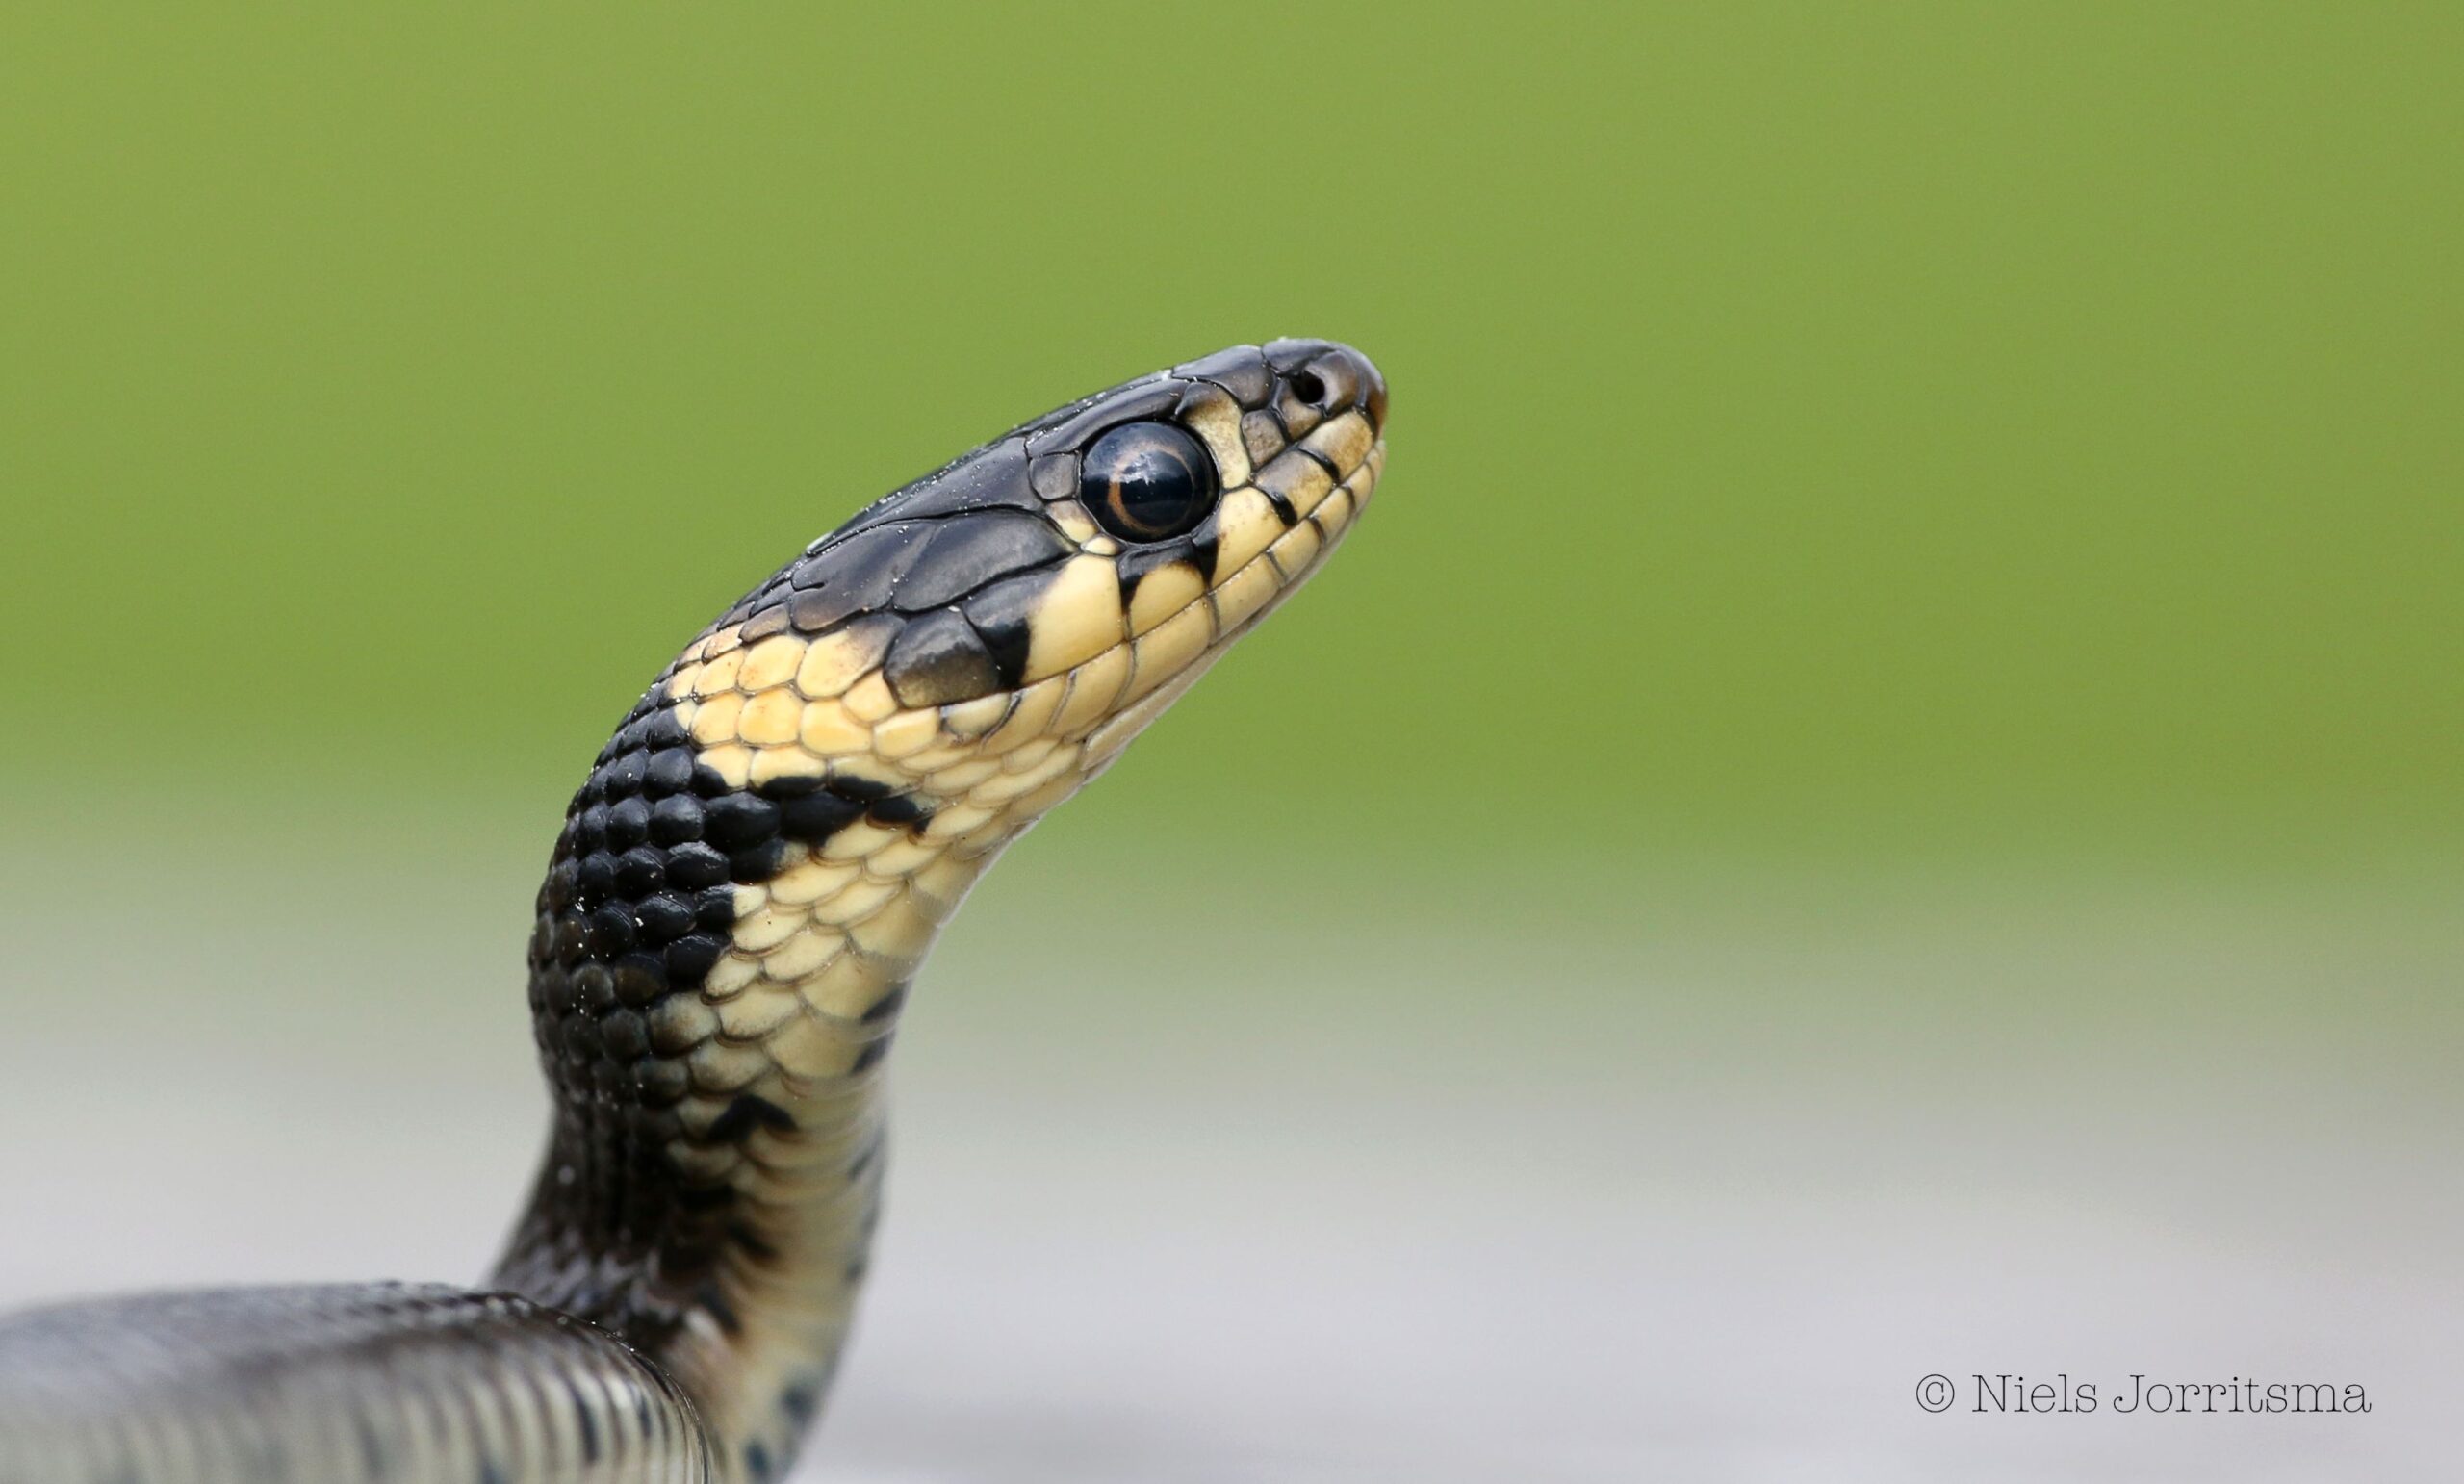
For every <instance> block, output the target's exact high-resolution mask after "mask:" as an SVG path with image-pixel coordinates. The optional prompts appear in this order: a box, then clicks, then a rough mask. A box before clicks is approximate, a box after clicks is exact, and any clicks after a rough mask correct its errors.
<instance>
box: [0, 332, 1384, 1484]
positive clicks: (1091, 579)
mask: <svg viewBox="0 0 2464 1484" xmlns="http://www.w3.org/2000/svg"><path fill="white" fill-rule="evenodd" d="M1385 416H1386V390H1385V385H1384V383H1383V382H1382V381H1381V380H1380V379H1379V377H1378V375H1377V372H1376V371H1375V369H1374V368H1373V367H1372V366H1371V364H1370V363H1369V361H1368V359H1367V358H1366V357H1364V356H1362V355H1361V354H1359V352H1357V351H1354V350H1352V349H1350V348H1348V347H1347V346H1343V345H1334V344H1332V343H1329V342H1324V341H1276V342H1272V343H1270V344H1269V345H1264V346H1262V347H1261V346H1240V347H1235V348H1233V349H1230V350H1225V351H1222V352H1220V353H1219V354H1216V355H1212V356H1208V357H1205V358H1203V359H1201V360H1197V361H1193V362H1190V363H1188V364H1186V365H1183V366H1179V367H1176V368H1174V369H1172V370H1171V371H1162V372H1158V373H1156V374H1154V375H1151V376H1147V377H1143V378H1141V379H1139V380H1136V381H1131V382H1127V383H1124V384H1123V385H1121V386H1118V387H1115V388H1113V389H1112V390H1110V391H1107V392H1103V393H1100V394H1098V395H1096V396H1094V397H1088V398H1085V399H1083V400H1080V401H1077V402H1073V403H1070V404H1069V405H1067V406H1065V407H1062V408H1060V409H1058V410H1057V411H1054V412H1052V413H1050V414H1048V415H1046V416H1044V417H1042V418H1040V419H1037V420H1036V421H1035V422H1029V423H1027V424H1025V425H1024V426H1021V427H1019V428H1016V429H1014V430H1013V431H1012V432H1010V433H1008V434H1006V435H1004V436H1003V437H1001V438H998V439H995V440H994V441H992V442H990V443H988V444H986V445H984V446H983V447H982V448H977V449H975V450H974V451H972V452H970V453H967V454H965V455H963V457H961V458H959V459H957V460H955V461H953V462H952V463H950V464H949V465H947V466H946V467H944V468H943V469H941V470H939V471H938V472H937V473H933V474H930V475H927V476H926V477H924V478H922V479H919V480H917V481H915V482H914V483H912V484H910V485H908V486H906V487H905V488H903V489H900V490H898V491H896V492H894V493H892V494H890V495H888V496H886V497H885V498H884V499H880V500H878V501H876V502H875V503H873V504H872V505H870V506H868V507H866V508H865V509H864V510H862V511H860V512H859V513H858V514H857V515H856V516H855V517H854V518H853V519H851V520H850V521H848V522H847V523H846V524H845V525H842V526H840V527H839V528H838V529H837V530H836V531H834V532H833V533H832V534H831V535H829V536H826V537H824V538H822V539H821V540H819V541H816V542H814V543H813V544H812V545H811V546H810V547H809V548H807V549H806V550H805V551H804V552H802V553H801V554H800V555H799V556H798V557H797V558H796V559H795V560H793V561H791V562H789V563H788V564H787V565H786V566H784V567H783V568H781V569H780V570H779V571H778V572H777V573H776V574H774V575H773V576H771V577H770V578H769V579H768V580H767V581H765V582H763V583H762V584H761V585H760V586H758V587H757V588H755V589H754V590H753V591H752V592H751V593H750V594H748V595H747V596H746V597H745V598H744V600H743V601H740V602H738V603H736V604H735V605H734V606H733V607H732V608H730V609H729V610H728V611H727V612H726V613H725V614H724V615H722V616H721V617H720V618H719V620H718V621H717V622H716V623H714V624H712V625H711V626H710V627H708V628H707V629H706V630H704V632H703V633H702V634H701V635H700V636H699V637H697V638H696V639H695V640H694V641H693V642H692V643H691V644H690V645H688V646H686V647H685V649H684V651H683V652H682V653H681V654H680V655H679V656H678V657H677V658H676V660H675V661H674V662H673V663H672V664H670V665H669V666H668V667H667V669H666V670H665V671H664V672H663V673H662V674H661V675H660V676H659V678H657V679H656V680H655V682H654V683H653V684H652V685H651V687H650V689H649V690H648V691H647V692H646V693H645V694H644V695H643V696H642V698H641V700H640V701H639V702H638V703H637V704H635V705H634V706H633V708H632V710H631V711H630V712H629V714H628V715H627V716H626V718H625V720H624V722H623V723H622V724H621V725H620V726H619V727H618V729H617V730H616V733H615V735H614V736H613V737H611V738H610V739H609V740H608V742H607V744H606V746H605V747H603V748H602V749H601V751H600V754H599V757H598V759H597V762H596V764H595V766H594V767H593V768H592V770H591V773H590V775H589V778H588V779H587V780H586V781H585V782H584V783H583V784H582V786H581V788H580V790H579V792H578V793H577V794H576V795H575V797H574V800H573V804H572V806H571V807H570V809H569V810H568V811H567V816H566V820H565V824H564V828H563V831H562V832H561V833H560V834H559V835H558V836H557V840H556V845H555V850H554V853H553V856H552V860H551V864H550V868H549V873H548V879H547V882H546V883H545V885H543V886H542V887H541V889H540V893H539V902H538V922H537V928H536V931H535V932H534V934H533V935H532V938H531V942H530V949H529V963H530V1004H531V1011H532V1014H533V1019H534V1024H535V1027H536V1030H537V1036H538V1042H539V1049H540V1055H541V1059H542V1061H543V1062H544V1064H545V1068H546V1072H547V1076H548V1080H549V1084H550V1087H551V1092H552V1101H553V1104H554V1116H553V1122H552V1130H551V1134H550V1142H549V1150H548V1154H547V1157H546V1159H545V1161H544V1162H543V1164H542V1167H541V1170H540V1173H539V1176H538V1180H537V1183H536V1186H535V1188H534V1190H533V1192H532V1194H531V1197H530V1201H529V1204H528V1207H527V1209H526V1211H525V1213H524V1214H523V1215H522V1216H521V1217H520V1219H519V1221H518V1222H517V1224H516V1227H515V1230H514V1234H513V1237H512V1239H511V1241H510V1242H509V1243H508V1245H507V1247H506V1250H505V1253H504V1255H503V1257H502V1259H501V1261H500V1262H499V1264H498V1266H497V1268H496V1270H495V1272H494V1273H493V1274H492V1275H491V1276H490V1278H489V1280H488V1283H487V1286H486V1288H485V1289H484V1290H481V1291H475V1292H473V1291H464V1290H458V1289H451V1288H445V1287H438V1286H410V1285H399V1284H370V1285H347V1286H336V1287H305V1288H291V1289H237V1290H221V1291H209V1292H196V1293H165V1294H143V1295H138V1296H133V1297H128V1298H122V1299H113V1300H103V1301H97V1302H86V1303H74V1304H66V1305H61V1306H57V1307H53V1308H48V1309H41V1310H36V1311H32V1312H29V1313H25V1314H21V1315H18V1316H15V1317H13V1318H8V1319H5V1320H0V1484H175V1481H178V1484H226V1481H228V1484H241V1481H245V1484H274V1481H296V1484H350V1481H358V1484H431V1481H435V1484H442V1481H453V1484H526V1481H533V1480H550V1479H553V1480H570V1481H576V1484H651V1481H659V1484H667V1481H677V1484H682V1481H754V1484H757V1481H763V1480H770V1479H775V1478H779V1477H781V1476H783V1474H784V1473H785V1471H787V1469H788V1467H789V1465H790V1463H791V1462H792V1460H793V1457H794V1454H795V1452H796V1449H797V1447H798V1446H799V1444H800V1443H801V1441H802V1439H803V1437H804V1435H805V1434H806V1432H807V1431H808V1429H809V1425H810V1423H811V1421H812V1420H813V1418H814V1416H815V1414H816V1413H817V1411H818V1409H819V1408H820V1405H821V1402H822V1399H823V1397H824V1395H825V1394H826V1393H827V1392H828V1389H829V1386H830V1382H831V1378H832V1374H833V1372H834V1369H836V1367H837V1365H838V1362H839V1358H840V1355H841V1353H842V1349H843V1345H844V1342H845V1340H846V1336H847V1332H848V1325H849V1321H850V1318H851V1316H852V1313H853V1310H854V1306H855V1301H856V1296H857V1292H858V1291H859V1290H860V1288H861V1286H862V1283H863V1279H864V1271H865V1265H866V1261H867V1253H868V1248H869V1244H870V1237H871V1233H872V1229H873V1225H874V1221H875V1218H876V1215H878V1213H879V1210H880V1200H881V1190H882V1172H883V1160H882V1157H881V1151H882V1144H883V1129H884V1111H883V1103H882V1097H881V1077H882V1070H883V1066H882V1063H883V1058H884V1056H885V1054H886V1052H887V1051H888V1049H889V1046H890V1041H891V1037H892V1035H893V1033H894V1031H895V1028H896V1025H897V1020H898V1013H899V1009H900V1006H901V1004H902V1002H903V1001H904V999H905V997H906V994H907V986H908V985H909V983H910V981H911V979H912V977H913V976H914V974H915V971H916V968H917V965H918V964H919V963H920V962H921V960H922V959H923V957H924V955H925V953H926V951H927V950H928V949H929V948H930V947H931V945H932V942H933V939H934V937H935V934H937V932H938V930H939V928H940V926H941V924H942V923H943V922H945V921H946V920H948V918H949V916H950V914H951V913H952V912H953V911H955V910H956V909H957V908H958V905H959V903H960V901H961V899H962V898H963V896H964V895H965V893H966V891H967V889H968V887H969V886H970V885H972V884H973V883H974V882H975V880H976V879H977V877H979V876H980V875H981V874H982V873H983V872H984V870H985V869H986V868H987V867H988V866H989V865H990V864H991V863H992V861H993V859H994V858H995V857H997V856H998V855H999V854H1000V852H1001V850H1002V849H1003V847H1005V846H1006V845H1008V844H1009V843H1010V842H1011V841H1012V840H1014V839H1015V838H1017V836H1018V835H1019V834H1020V833H1021V832H1024V831H1025V830H1026V829H1027V827H1028V826H1030V825H1031V824H1033V823H1034V822H1035V821H1036V820H1037V819H1038V818H1039V817H1040V816H1041V815H1042V814H1043V813H1044V812H1045V811H1047V810H1049V809H1050V808H1052V807H1053V806H1055V805H1057V804H1059V803H1061V802H1062V801H1063V800H1065V799H1066V798H1068V797H1069V796H1070V795H1071V794H1072V793H1074V792H1076V791H1077V790H1078V789H1079V788H1080V787H1081V786H1083V785H1084V784H1085V783H1086V782H1087V781H1088V780H1091V779H1092V778H1093V777H1094V776H1095V775H1096V774H1097V773H1099V772H1101V771H1102V769H1103V768H1104V767H1105V766H1106V765H1107V764H1109V763H1110V762H1111V761H1112V759H1113V758H1114V757H1116V756H1117V755H1118V754H1119V752H1120V750H1121V748H1122V747H1123V746H1124V745H1126V744H1127V743H1128V742H1129V740H1130V739H1131V738H1132V737H1133V736H1135V735H1136V734H1137V732H1138V731H1139V730H1140V729H1142V728H1143V727H1144V726H1145V725H1146V724H1147V723H1148V722H1150V721H1152V720H1153V719H1154V718H1155V717H1156V715H1158V714H1159V713H1160V712H1161V711H1162V710H1163V709H1164V708H1165V707H1166V706H1167V705H1168V704H1170V703H1171V702H1172V700H1173V699H1175V698H1176V697H1177V696H1179V695H1180V694H1181V692H1182V691H1183V690H1185V689H1186V688H1187V687H1188V686H1189V685H1190V684H1191V683H1192V682H1193V681H1194V680H1195V679H1196V678H1197V677H1198V676H1199V675H1200V674H1202V673H1203V672H1204V671H1205V669H1206V668H1207V666H1208V665H1209V664H1210V663H1211V662H1212V661H1213V660H1214V659H1215V658H1216V657H1217V656H1218V655H1219V654H1220V653H1221V652H1223V650H1224V649H1226V648H1227V647H1228V646H1229V645H1230V644H1231V643H1232V642H1233V641H1234V640H1235V639H1237V638H1239V637H1240V635H1242V634H1243V633H1245V632H1246V631H1247V630H1248V628H1249V627H1251V626H1252V625H1254V624H1255V623H1256V622H1257V621H1258V620H1259V619H1260V618H1262V617H1263V616H1264V615H1265V614H1266V613H1267V612H1268V611H1269V610H1270V609H1271V608H1272V607H1273V606H1274V605H1275V604H1276V603H1277V602H1279V601H1281V600H1282V599H1284V598H1285V597H1287V596H1289V595H1290V594H1291V592H1292V591H1293V590H1294V589H1295V588H1296V587H1297V586H1298V584H1299V583H1300V582H1301V581H1302V580H1303V579H1304V578H1305V577H1307V576H1309V575H1310V574H1311V573H1312V572H1314V571H1315V570H1316V569H1317V567H1318V565H1319V564H1320V562H1322V560H1323V558H1324V557H1325V555H1326V553H1327V551H1328V550H1330V549H1331V548H1332V547H1333V546H1334V544H1335V543H1336V542H1337V541H1338V540H1340V539H1341V538H1342V537H1343V535H1344V534H1345V533H1346V532H1347V530H1348V529H1349V528H1350V526H1351V525H1352V523H1353V521H1354V519H1355V518H1356V517H1357V516H1358V514H1359V512H1360V509H1361V507H1362V505H1363V503H1364V502H1365V501H1366V500H1367V499H1368V498H1369V495H1370V493H1371V491H1372V489H1373V486H1374V485H1375V483H1376V481H1377V476H1378V474H1379V473H1380V471H1381V470H1382V469H1383V467H1384V463H1385V444H1384V441H1383V437H1382V431H1381V430H1382V427H1383V424H1384V422H1385Z"/></svg>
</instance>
